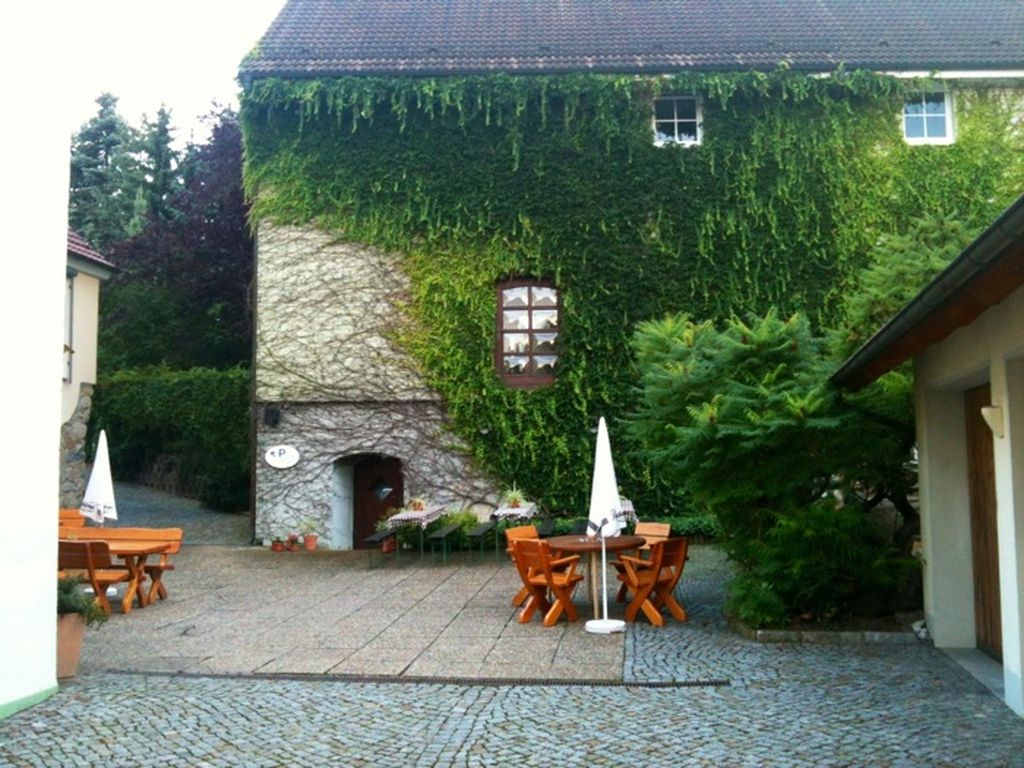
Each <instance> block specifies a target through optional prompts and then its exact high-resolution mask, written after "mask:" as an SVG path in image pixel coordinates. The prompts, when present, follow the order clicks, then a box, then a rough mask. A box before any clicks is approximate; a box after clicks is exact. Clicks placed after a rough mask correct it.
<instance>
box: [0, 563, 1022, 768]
mask: <svg viewBox="0 0 1024 768" xmlns="http://www.w3.org/2000/svg"><path fill="white" fill-rule="evenodd" d="M177 563H178V567H177V570H175V571H174V572H173V573H172V574H170V575H168V576H167V577H166V579H167V586H168V589H169V590H170V595H169V598H168V599H167V600H166V601H162V602H157V603H155V604H153V605H151V606H148V607H147V608H145V609H143V610H135V611H133V612H132V613H131V614H130V615H128V616H124V615H120V614H115V616H114V617H113V618H112V619H111V620H110V621H109V622H107V624H105V625H104V626H102V627H100V628H99V629H98V630H96V631H92V632H90V634H89V636H88V637H87V639H86V647H85V651H84V656H83V660H82V664H81V666H80V668H79V675H78V677H77V678H75V679H73V680H70V681H67V682H65V683H63V684H62V685H61V690H60V692H59V693H58V694H57V695H55V696H53V697H52V698H50V699H48V700H46V701H44V702H42V703H41V704H39V705H37V706H35V707H32V708H30V709H28V710H25V711H24V712H21V713H19V714H17V715H14V716H12V717H10V718H8V719H7V720H5V721H4V722H3V723H0V765H33V766H36V765H38V766H49V765H72V764H74V765H102V766H105V768H111V767H112V766H126V767H127V766H133V767H134V766H162V767H166V766H196V765H203V766H217V767H219V766H236V765H243V764H244V765H250V766H285V765H303V766H314V767H316V768H320V767H321V766H323V768H327V767H328V766H335V765H339V764H344V765H367V766H369V765H380V764H385V763H386V764H392V765H408V766H424V767H426V766H450V765H466V766H469V765H473V766H496V765H498V766H500V765H513V764H514V765H538V766H541V765H552V764H559V765H567V766H576V765H579V766H583V765H587V766H590V765H626V764H634V763H637V762H646V763H649V764H651V765H673V766H675V765H686V766H701V767H706V768H711V767H712V766H713V767H714V768H719V767H720V766H737V767H740V766H742V767H746V766H750V767H751V768H753V767H754V766H757V767H758V768H761V767H765V766H778V767H779V768H783V767H785V768H793V767H794V766H815V768H817V767H818V766H834V767H835V768H839V767H840V766H851V765H865V766H867V765H870V766H922V767H923V766H928V767H929V768H934V767H935V766H948V767H949V768H953V767H954V766H965V765H971V766H977V767H978V768H997V767H999V766H1015V765H1020V764H1021V762H1020V755H1021V754H1024V724H1022V721H1021V720H1020V719H1019V718H1018V717H1017V716H1016V715H1014V713H1013V712H1012V711H1011V710H1010V709H1009V708H1008V707H1006V706H1005V705H1004V704H1003V703H1002V702H1001V701H1000V700H999V699H997V698H996V697H995V696H993V695H992V694H991V693H990V692H989V691H988V690H987V689H986V688H985V687H984V686H982V685H981V684H980V683H978V682H977V681H976V680H975V679H974V678H973V677H971V676H970V675H969V674H968V673H967V672H965V671H964V670H963V669H962V668H961V667H960V666H958V665H957V664H956V663H954V662H953V661H952V660H951V659H950V658H949V656H947V655H946V654H945V653H943V652H941V651H938V650H936V649H935V648H933V647H931V645H930V644H928V643H924V642H919V641H917V640H913V639H909V638H907V637H900V638H899V640H900V642H899V643H898V644H874V645H862V644H843V643H839V642H833V643H818V644H801V643H780V644H763V643H757V642H753V641H750V640H746V639H744V638H742V637H740V636H738V635H736V634H734V633H733V632H731V631H730V630H729V628H728V627H727V625H726V623H725V621H724V619H723V618H722V611H721V607H722V601H723V599H724V584H725V581H726V576H727V573H728V571H727V566H726V564H725V562H724V561H723V559H722V557H721V556H720V555H719V554H718V553H717V552H716V551H715V550H714V549H713V548H710V547H694V548H693V549H692V551H691V560H690V562H689V563H688V565H687V569H686V573H685V574H684V576H683V581H682V582H681V587H680V589H679V595H680V596H681V598H682V599H683V601H684V602H685V603H686V606H687V610H688V612H689V614H690V620H689V621H688V622H686V623H678V622H673V621H669V622H668V624H667V625H666V626H665V627H664V628H662V629H658V628H655V627H651V626H650V625H648V624H646V623H644V622H642V621H641V622H639V623H637V624H633V625H627V630H626V633H625V634H622V635H611V636H599V635H590V634H587V633H586V632H585V631H584V629H583V621H582V620H583V618H584V617H585V616H586V615H587V614H588V611H589V606H587V605H585V604H584V600H585V597H584V595H585V591H582V593H578V594H577V601H578V602H579V604H580V608H581V621H579V622H576V623H573V624H566V623H564V622H561V623H559V624H558V625H557V626H556V627H554V628H551V629H544V628H543V627H542V626H541V625H540V621H539V619H535V621H534V622H533V623H532V624H529V625H520V624H518V623H517V622H516V621H515V610H514V609H513V608H512V606H511V604H510V600H511V596H512V594H514V592H515V591H516V589H517V588H518V583H517V577H516V574H515V571H514V568H513V566H512V563H511V562H510V561H509V560H508V559H507V557H505V556H504V555H503V556H502V557H500V558H497V559H495V558H494V557H493V555H490V556H488V557H484V558H482V559H479V558H473V557H470V556H468V555H460V556H459V557H457V558H456V559H455V560H454V561H449V563H448V564H447V565H441V564H439V563H437V564H435V563H433V562H431V561H430V560H429V559H428V560H423V561H421V560H419V558H418V557H404V556H403V558H402V560H401V561H400V562H399V563H398V564H395V563H394V561H391V562H390V563H389V564H388V565H386V566H384V567H378V568H373V569H368V568H367V553H365V552H327V551H322V552H314V553H306V552H284V553H271V552H269V551H267V550H264V549H258V548H250V547H239V546H210V545H191V546H189V545H186V546H185V548H184V549H183V550H182V553H181V554H180V555H179V556H178V558H177ZM612 606H613V610H614V613H617V614H619V615H621V611H622V606H621V605H617V604H614V603H613V604H612ZM908 639H909V642H907V641H908ZM83 745H88V746H87V747H85V746H83ZM538 745H544V746H543V748H540V747H539V746H538Z"/></svg>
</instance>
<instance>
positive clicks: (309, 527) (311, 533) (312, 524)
mask: <svg viewBox="0 0 1024 768" xmlns="http://www.w3.org/2000/svg"><path fill="white" fill-rule="evenodd" d="M301 529H302V545H303V546H304V547H305V548H306V550H307V551H309V552H312V551H313V550H314V549H316V543H317V539H318V538H319V537H320V534H319V532H318V531H317V524H316V521H315V520H313V519H312V518H309V517H307V518H306V519H305V520H303V521H302V524H301Z"/></svg>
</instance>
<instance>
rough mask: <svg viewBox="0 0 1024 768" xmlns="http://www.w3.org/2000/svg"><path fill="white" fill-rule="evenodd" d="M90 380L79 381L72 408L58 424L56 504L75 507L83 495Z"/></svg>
mask: <svg viewBox="0 0 1024 768" xmlns="http://www.w3.org/2000/svg"><path fill="white" fill-rule="evenodd" d="M92 392H93V386H92V384H82V385H81V387H80V389H79V392H78V403H77V404H76V405H75V410H74V412H73V413H72V414H71V418H70V419H68V420H67V421H66V422H64V424H62V425H61V428H60V506H61V507H77V506H79V505H81V503H82V497H83V496H85V484H86V466H85V436H86V431H87V427H88V425H89V414H90V413H91V412H92Z"/></svg>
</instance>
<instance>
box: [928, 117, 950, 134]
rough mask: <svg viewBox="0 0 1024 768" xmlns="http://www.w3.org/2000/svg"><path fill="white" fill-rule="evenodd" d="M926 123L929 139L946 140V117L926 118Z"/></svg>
mask: <svg viewBox="0 0 1024 768" xmlns="http://www.w3.org/2000/svg"><path fill="white" fill-rule="evenodd" d="M925 123H926V128H927V130H928V138H929V139H944V138H945V137H946V118H945V117H926V118H925Z"/></svg>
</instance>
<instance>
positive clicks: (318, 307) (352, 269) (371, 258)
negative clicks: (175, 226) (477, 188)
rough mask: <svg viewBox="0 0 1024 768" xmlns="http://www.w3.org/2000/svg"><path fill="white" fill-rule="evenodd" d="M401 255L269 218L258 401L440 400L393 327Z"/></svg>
mask: <svg viewBox="0 0 1024 768" xmlns="http://www.w3.org/2000/svg"><path fill="white" fill-rule="evenodd" d="M406 289H407V280H406V278H405V276H404V274H403V273H402V271H401V270H400V268H399V258H398V257H397V256H395V255H393V254H386V253H383V252H381V251H379V250H376V249H374V248H369V247H367V246H363V245H360V244H358V243H347V242H339V241H336V240H333V239H331V238H330V237H329V236H328V235H327V234H326V233H324V232H322V231H320V230H317V229H314V228H312V227H276V226H271V225H268V224H261V225H260V227H259V232H258V236H257V250H256V297H257V298H256V300H257V302H258V303H257V306H258V311H257V313H256V400H257V401H259V402H275V401H282V402H286V401H292V402H296V401H298V402H336V401H349V402H351V401H363V400H370V401H380V400H387V401H390V402H396V401H406V400H431V399H434V398H435V396H434V393H432V392H431V391H430V390H428V389H427V388H425V387H424V386H423V384H422V382H421V379H420V377H419V375H418V373H417V370H416V365H415V363H414V362H413V361H412V360H411V359H410V358H409V357H408V356H407V355H405V354H404V353H403V352H401V351H400V350H399V349H397V348H396V347H395V345H394V344H393V343H392V342H391V341H390V340H389V336H390V334H391V333H393V332H394V331H395V330H396V329H397V328H399V326H400V324H401V323H402V322H403V318H402V315H401V307H402V306H403V304H404V303H405V299H406Z"/></svg>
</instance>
